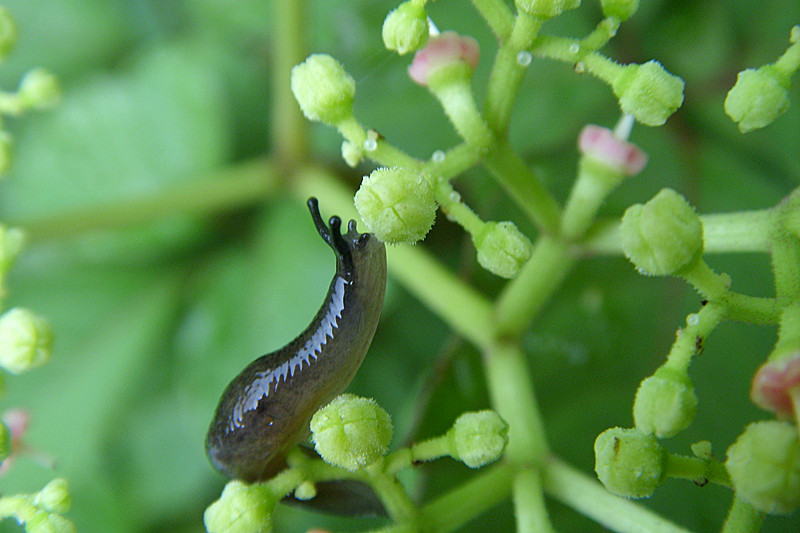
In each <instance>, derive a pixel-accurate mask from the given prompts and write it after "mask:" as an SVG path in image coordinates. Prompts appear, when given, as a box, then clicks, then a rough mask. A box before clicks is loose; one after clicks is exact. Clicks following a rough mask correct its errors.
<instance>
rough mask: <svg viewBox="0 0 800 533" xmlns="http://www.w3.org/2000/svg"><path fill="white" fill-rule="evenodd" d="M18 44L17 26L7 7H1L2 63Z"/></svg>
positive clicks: (0, 50)
mask: <svg viewBox="0 0 800 533" xmlns="http://www.w3.org/2000/svg"><path fill="white" fill-rule="evenodd" d="M15 44H17V25H16V24H15V23H14V19H13V18H11V14H10V13H9V12H8V10H7V9H6V8H5V7H2V6H0V61H2V60H3V59H5V58H6V56H8V54H9V53H10V52H11V50H12V49H13V48H14V45H15Z"/></svg>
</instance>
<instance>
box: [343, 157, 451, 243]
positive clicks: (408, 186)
mask: <svg viewBox="0 0 800 533" xmlns="http://www.w3.org/2000/svg"><path fill="white" fill-rule="evenodd" d="M354 200H355V205H356V209H357V210H358V214H359V215H361V218H362V219H363V220H364V224H366V225H367V228H369V230H370V231H371V232H372V233H374V234H375V236H377V237H378V238H379V239H380V240H382V241H384V242H387V243H390V244H399V243H404V242H406V243H414V242H417V241H419V240H421V239H422V238H423V237H425V235H426V234H427V233H428V231H430V229H431V226H433V221H434V219H435V218H436V200H435V198H434V195H433V188H432V187H431V185H430V183H428V180H426V179H425V177H424V176H422V175H421V174H419V172H416V171H413V170H408V169H405V168H400V167H394V168H379V169H376V170H373V171H372V173H371V174H370V175H369V176H364V179H363V180H362V181H361V187H359V189H358V191H357V192H356V195H355V198H354Z"/></svg>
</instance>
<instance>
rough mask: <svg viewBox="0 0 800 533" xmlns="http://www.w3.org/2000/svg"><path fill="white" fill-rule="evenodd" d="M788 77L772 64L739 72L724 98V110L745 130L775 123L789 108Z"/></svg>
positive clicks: (741, 129) (740, 128) (743, 131)
mask: <svg viewBox="0 0 800 533" xmlns="http://www.w3.org/2000/svg"><path fill="white" fill-rule="evenodd" d="M789 87H790V80H789V77H788V76H787V75H786V74H785V73H782V72H780V71H779V70H778V69H776V68H775V67H774V66H773V65H764V66H762V67H760V68H758V69H752V68H749V69H747V70H743V71H742V72H740V73H739V75H738V76H737V78H736V84H735V85H734V86H733V88H732V89H731V90H730V91H728V96H727V97H726V98H725V113H727V115H728V116H729V117H731V119H732V120H733V121H734V122H736V123H737V124H738V125H739V130H740V131H741V132H742V133H747V132H748V131H753V130H757V129H759V128H763V127H764V126H768V125H770V124H772V122H773V121H774V120H775V119H776V118H778V117H779V116H781V115H782V114H783V113H784V112H785V111H786V109H788V107H789Z"/></svg>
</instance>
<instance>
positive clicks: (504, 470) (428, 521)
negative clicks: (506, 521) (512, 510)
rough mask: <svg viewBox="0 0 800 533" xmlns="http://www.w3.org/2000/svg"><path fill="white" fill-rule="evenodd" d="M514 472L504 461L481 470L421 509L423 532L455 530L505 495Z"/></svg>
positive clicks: (442, 532) (509, 489)
mask: <svg viewBox="0 0 800 533" xmlns="http://www.w3.org/2000/svg"><path fill="white" fill-rule="evenodd" d="M515 473H516V470H515V468H514V467H512V466H511V465H510V464H507V463H500V464H498V465H495V466H491V467H488V468H484V469H482V470H481V471H480V472H479V473H478V474H477V475H475V476H474V477H472V478H471V479H470V480H469V481H467V482H466V483H464V484H463V485H460V486H459V487H457V488H455V489H453V490H451V491H450V492H448V493H447V494H445V495H443V496H440V497H439V498H437V499H435V500H434V501H432V502H431V503H429V504H428V505H426V506H425V507H423V508H422V510H421V512H420V521H419V522H420V525H421V527H422V531H425V532H428V533H447V532H449V531H456V530H458V529H459V528H460V527H461V526H463V525H464V524H466V523H467V522H469V521H470V520H471V519H473V518H474V517H476V516H478V515H480V514H482V513H483V512H484V511H486V510H488V509H491V508H492V507H494V506H495V505H497V504H499V503H500V502H502V501H503V500H505V499H506V498H508V496H509V495H510V494H511V484H512V481H513V479H514V475H515Z"/></svg>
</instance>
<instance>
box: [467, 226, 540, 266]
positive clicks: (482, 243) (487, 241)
mask: <svg viewBox="0 0 800 533" xmlns="http://www.w3.org/2000/svg"><path fill="white" fill-rule="evenodd" d="M472 241H473V243H474V244H475V248H476V249H477V250H478V263H480V265H481V266H482V267H483V268H485V269H486V270H488V271H489V272H492V273H493V274H496V275H498V276H500V277H502V278H513V277H515V276H516V275H517V274H518V273H519V271H520V269H521V268H522V267H523V265H525V263H527V262H528V259H530V257H531V252H532V250H533V247H532V246H531V242H530V241H529V240H528V238H527V237H526V236H525V235H523V234H522V232H521V231H519V230H518V229H517V226H515V225H514V223H513V222H487V223H486V224H484V225H483V227H482V228H481V231H480V232H479V233H477V234H475V235H473V236H472Z"/></svg>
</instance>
